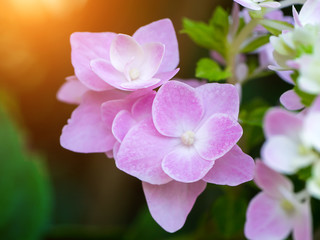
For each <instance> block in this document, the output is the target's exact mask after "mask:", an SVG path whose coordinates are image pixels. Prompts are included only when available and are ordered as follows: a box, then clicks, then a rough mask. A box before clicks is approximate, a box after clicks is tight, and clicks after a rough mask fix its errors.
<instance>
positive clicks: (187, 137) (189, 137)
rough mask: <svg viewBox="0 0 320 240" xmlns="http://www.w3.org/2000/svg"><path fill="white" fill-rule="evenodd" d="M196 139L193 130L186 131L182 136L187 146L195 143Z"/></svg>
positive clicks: (182, 140)
mask: <svg viewBox="0 0 320 240" xmlns="http://www.w3.org/2000/svg"><path fill="white" fill-rule="evenodd" d="M194 140H195V135H194V132H192V131H186V132H185V133H184V134H182V136H181V142H182V143H183V144H184V145H186V146H191V145H193V143H194Z"/></svg>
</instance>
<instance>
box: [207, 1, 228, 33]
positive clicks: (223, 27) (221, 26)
mask: <svg viewBox="0 0 320 240" xmlns="http://www.w3.org/2000/svg"><path fill="white" fill-rule="evenodd" d="M209 25H210V26H212V27H213V29H214V32H215V34H219V35H220V36H223V38H226V37H227V35H228V32H229V14H228V13H227V12H226V11H225V10H224V9H223V8H222V7H220V6H218V7H217V8H216V9H215V11H214V12H213V14H212V17H211V19H210V21H209Z"/></svg>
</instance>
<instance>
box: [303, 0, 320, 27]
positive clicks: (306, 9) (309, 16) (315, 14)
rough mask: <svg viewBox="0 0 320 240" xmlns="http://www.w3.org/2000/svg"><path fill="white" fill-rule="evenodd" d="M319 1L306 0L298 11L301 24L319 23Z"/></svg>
mask: <svg viewBox="0 0 320 240" xmlns="http://www.w3.org/2000/svg"><path fill="white" fill-rule="evenodd" d="M319 12H320V3H319V1H318V0H307V1H306V2H305V3H304V4H303V6H302V8H301V11H300V13H299V20H300V22H301V24H302V25H307V24H312V25H315V24H319V23H320V19H319Z"/></svg>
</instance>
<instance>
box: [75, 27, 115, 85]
mask: <svg viewBox="0 0 320 240" xmlns="http://www.w3.org/2000/svg"><path fill="white" fill-rule="evenodd" d="M115 36H116V34H115V33H110V32H106V33H88V32H82V33H80V32H76V33H73V34H72V35H71V38H70V41H71V48H72V51H71V60H72V65H73V67H74V71H75V75H76V76H77V77H78V78H79V80H80V81H81V82H82V83H83V84H84V85H85V86H87V87H88V88H90V89H92V90H95V91H104V90H107V89H111V88H112V87H111V86H110V85H109V84H107V83H106V82H104V81H103V80H102V79H100V78H99V77H98V76H97V75H96V74H95V73H94V72H92V70H91V68H90V62H91V60H93V59H97V58H103V59H105V60H106V61H107V62H110V59H109V51H110V45H111V42H112V40H113V38H114V37H115Z"/></svg>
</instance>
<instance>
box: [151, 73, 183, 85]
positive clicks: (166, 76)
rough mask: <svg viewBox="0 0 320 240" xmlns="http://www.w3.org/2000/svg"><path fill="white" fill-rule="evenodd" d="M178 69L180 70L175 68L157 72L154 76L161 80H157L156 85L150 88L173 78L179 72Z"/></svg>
mask: <svg viewBox="0 0 320 240" xmlns="http://www.w3.org/2000/svg"><path fill="white" fill-rule="evenodd" d="M179 70H180V68H177V69H175V70H172V71H170V72H163V73H157V74H156V75H155V76H154V77H155V78H157V79H160V80H161V81H160V82H158V83H157V84H156V85H154V86H152V89H155V88H157V87H160V86H161V85H163V84H165V83H166V82H168V81H169V80H170V79H171V78H173V77H174V76H175V75H176V74H177V73H178V72H179Z"/></svg>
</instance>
